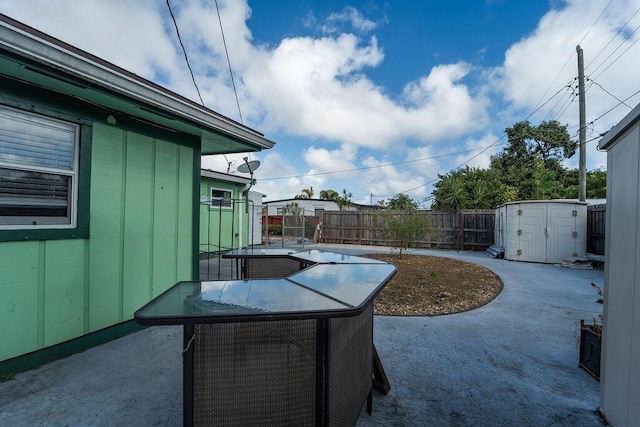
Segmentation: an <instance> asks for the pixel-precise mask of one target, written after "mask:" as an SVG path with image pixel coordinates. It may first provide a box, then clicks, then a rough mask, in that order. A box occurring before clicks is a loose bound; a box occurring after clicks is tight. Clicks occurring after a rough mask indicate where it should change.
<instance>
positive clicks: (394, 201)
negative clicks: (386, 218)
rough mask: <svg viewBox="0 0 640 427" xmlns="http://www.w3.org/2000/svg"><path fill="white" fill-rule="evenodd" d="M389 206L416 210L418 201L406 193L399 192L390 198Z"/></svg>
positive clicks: (390, 207)
mask: <svg viewBox="0 0 640 427" xmlns="http://www.w3.org/2000/svg"><path fill="white" fill-rule="evenodd" d="M387 207H388V208H389V209H402V210H405V209H408V210H414V209H418V203H416V202H415V201H414V200H413V199H412V198H411V197H409V196H407V195H406V194H402V193H398V194H396V195H395V196H393V197H392V198H390V199H389V201H388V202H387Z"/></svg>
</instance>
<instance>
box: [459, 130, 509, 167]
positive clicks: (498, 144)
mask: <svg viewBox="0 0 640 427" xmlns="http://www.w3.org/2000/svg"><path fill="white" fill-rule="evenodd" d="M506 142H507V138H506V137H504V138H503V139H500V136H498V135H495V134H494V133H488V134H486V135H483V136H482V137H481V138H478V139H475V138H469V139H467V140H466V141H465V144H464V146H465V148H466V149H467V150H469V152H468V153H465V154H462V155H459V156H456V157H455V164H456V165H462V164H464V165H467V166H469V167H471V168H480V169H487V168H488V167H489V164H490V163H491V156H492V155H494V154H497V153H498V152H499V151H501V150H502V149H503V148H504V143H506Z"/></svg>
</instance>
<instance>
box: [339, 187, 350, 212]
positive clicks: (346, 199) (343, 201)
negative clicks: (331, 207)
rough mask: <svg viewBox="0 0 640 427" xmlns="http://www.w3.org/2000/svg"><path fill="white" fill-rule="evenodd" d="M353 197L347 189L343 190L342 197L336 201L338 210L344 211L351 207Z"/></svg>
mask: <svg viewBox="0 0 640 427" xmlns="http://www.w3.org/2000/svg"><path fill="white" fill-rule="evenodd" d="M352 196H353V194H351V192H348V191H347V189H346V188H343V189H342V196H338V197H337V198H336V199H335V201H336V203H337V204H338V209H340V210H342V209H344V208H345V207H347V206H349V205H350V204H351V197H352Z"/></svg>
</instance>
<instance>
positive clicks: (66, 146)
mask: <svg viewBox="0 0 640 427" xmlns="http://www.w3.org/2000/svg"><path fill="white" fill-rule="evenodd" d="M79 133H80V130H79V126H78V125H76V124H73V123H68V122H64V121H61V120H56V119H52V118H49V117H45V116H41V115H37V114H33V113H29V112H26V111H21V110H16V109H13V108H8V107H5V106H0V229H28V228H34V229H35V228H73V227H75V226H76V211H77V200H78V182H77V181H78V179H77V176H78V139H79Z"/></svg>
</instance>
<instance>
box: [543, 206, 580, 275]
mask: <svg viewBox="0 0 640 427" xmlns="http://www.w3.org/2000/svg"><path fill="white" fill-rule="evenodd" d="M547 206H548V208H547V229H546V230H545V233H546V234H547V254H546V261H545V262H548V263H560V262H562V260H563V259H564V258H567V257H568V256H570V255H572V254H576V238H575V236H574V233H575V232H576V218H577V217H576V216H575V215H574V212H576V214H577V211H575V206H573V205H566V204H565V205H558V204H548V205H547Z"/></svg>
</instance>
